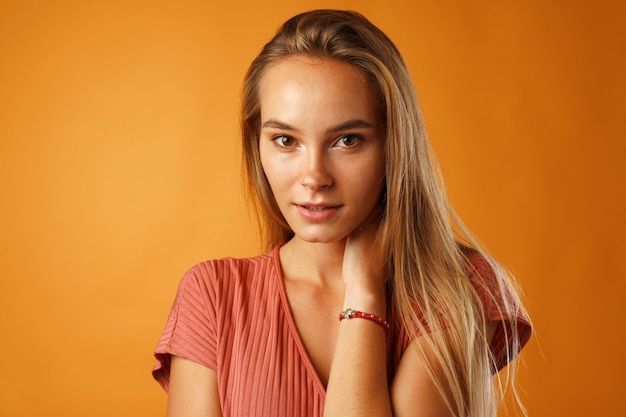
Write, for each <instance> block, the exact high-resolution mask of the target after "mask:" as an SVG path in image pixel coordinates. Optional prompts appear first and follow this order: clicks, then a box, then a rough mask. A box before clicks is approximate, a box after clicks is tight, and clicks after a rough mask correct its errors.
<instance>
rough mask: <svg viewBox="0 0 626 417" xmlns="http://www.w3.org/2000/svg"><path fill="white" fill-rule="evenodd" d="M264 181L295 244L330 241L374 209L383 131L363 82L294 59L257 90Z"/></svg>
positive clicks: (322, 64)
mask: <svg viewBox="0 0 626 417" xmlns="http://www.w3.org/2000/svg"><path fill="white" fill-rule="evenodd" d="M260 104H261V132H260V140H259V148H260V154H261V163H262V165H263V169H264V171H265V175H266V177H267V179H268V181H269V184H270V186H271V188H272V192H273V193H274V197H275V199H276V201H277V203H278V206H279V208H280V210H281V212H282V214H283V216H284V217H285V219H286V220H287V223H289V226H290V227H291V229H292V230H293V231H294V233H295V236H296V238H297V239H302V240H305V241H307V242H336V241H340V240H342V239H344V238H346V237H347V236H348V235H349V234H350V233H351V232H352V231H353V230H354V229H355V228H357V227H358V226H359V225H361V224H362V223H363V222H364V221H365V220H366V219H367V218H368V216H369V215H370V214H371V213H372V212H373V210H374V209H375V208H376V206H377V204H378V201H379V197H380V195H381V191H382V187H383V182H384V172H385V162H384V159H385V158H384V148H385V126H384V120H383V117H382V115H381V110H380V107H379V105H378V104H377V102H376V97H375V94H374V90H373V88H372V87H371V85H370V83H369V82H368V80H367V79H366V77H365V76H364V75H363V74H362V73H360V72H359V71H357V70H356V69H354V68H352V67H351V66H349V65H348V64H346V63H343V62H341V61H337V60H331V59H325V58H314V57H309V56H302V55H296V56H291V57H288V58H285V59H282V60H280V61H278V62H276V63H274V64H272V65H271V66H270V67H269V68H268V69H267V70H266V73H265V75H264V77H263V80H262V82H261V86H260Z"/></svg>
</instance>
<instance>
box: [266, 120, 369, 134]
mask: <svg viewBox="0 0 626 417" xmlns="http://www.w3.org/2000/svg"><path fill="white" fill-rule="evenodd" d="M261 127H262V128H266V127H269V128H274V129H283V130H290V131H293V132H297V131H298V129H296V128H295V127H293V126H290V125H289V124H287V123H285V122H281V121H280V120H276V119H269V120H267V121H265V122H263V125H262V126H261ZM375 127H376V126H375V125H373V124H372V123H370V122H366V121H365V120H361V119H354V120H348V121H346V122H343V123H341V124H339V125H337V126H335V127H332V128H330V129H329V131H330V132H341V131H344V130H350V129H374V128H375Z"/></svg>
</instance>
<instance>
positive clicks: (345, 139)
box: [336, 135, 361, 148]
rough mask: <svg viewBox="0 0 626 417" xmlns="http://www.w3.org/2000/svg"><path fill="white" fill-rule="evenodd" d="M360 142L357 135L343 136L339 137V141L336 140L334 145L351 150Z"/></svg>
mask: <svg viewBox="0 0 626 417" xmlns="http://www.w3.org/2000/svg"><path fill="white" fill-rule="evenodd" d="M360 141H361V138H360V137H359V136H357V135H344V136H342V137H340V138H339V139H337V142H336V144H337V146H340V147H344V148H351V147H353V146H356V145H358V144H359V142H360Z"/></svg>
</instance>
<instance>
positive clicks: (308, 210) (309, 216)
mask: <svg viewBox="0 0 626 417" xmlns="http://www.w3.org/2000/svg"><path fill="white" fill-rule="evenodd" d="M295 206H296V208H297V209H298V212H299V213H300V216H301V217H302V218H303V219H305V220H307V221H309V222H312V223H319V222H324V221H328V220H330V219H332V218H333V217H334V216H335V215H336V213H337V212H338V211H339V208H340V207H341V205H330V204H310V203H304V204H296V205H295Z"/></svg>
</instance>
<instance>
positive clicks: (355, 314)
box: [339, 308, 389, 330]
mask: <svg viewBox="0 0 626 417" xmlns="http://www.w3.org/2000/svg"><path fill="white" fill-rule="evenodd" d="M354 318H358V319H367V320H370V321H373V322H374V323H376V324H378V325H380V326H382V328H383V329H385V330H387V329H389V323H388V322H387V320H383V318H382V317H379V316H376V315H374V314H370V313H364V312H362V311H357V310H353V309H351V308H347V309H345V310H344V311H342V312H341V313H339V321H341V320H343V319H354Z"/></svg>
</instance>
